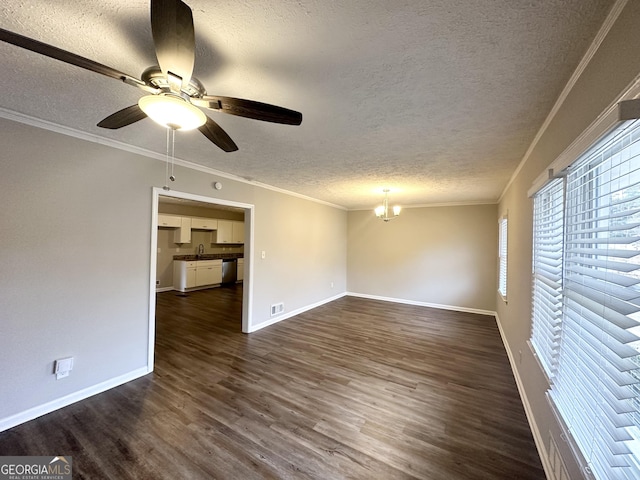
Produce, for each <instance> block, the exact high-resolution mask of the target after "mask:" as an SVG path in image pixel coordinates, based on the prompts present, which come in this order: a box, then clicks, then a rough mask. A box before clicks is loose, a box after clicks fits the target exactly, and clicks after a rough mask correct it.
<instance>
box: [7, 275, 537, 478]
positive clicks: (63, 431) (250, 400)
mask: <svg viewBox="0 0 640 480" xmlns="http://www.w3.org/2000/svg"><path fill="white" fill-rule="evenodd" d="M241 302H242V287H241V286H235V287H230V288H226V287H225V288H218V289H213V290H205V291H199V292H193V293H189V294H188V295H187V296H182V295H181V294H177V292H166V293H161V294H158V296H157V304H158V309H157V310H158V313H157V342H156V367H155V372H154V373H153V374H151V375H148V376H146V377H144V378H141V379H138V380H135V381H133V382H130V383H128V384H126V385H123V386H121V387H118V388H115V389H112V390H110V391H108V392H105V393H103V394H100V395H97V396H94V397H92V398H89V399H87V400H84V401H82V402H79V403H77V404H74V405H71V406H69V407H66V408H64V409H62V410H59V411H57V412H54V413H51V414H49V415H46V416H44V417H42V418H39V419H36V420H33V421H31V422H28V423H26V424H23V425H20V426H18V427H16V428H13V429H11V430H8V431H6V432H3V433H0V455H71V456H72V457H73V467H74V478H78V479H84V478H86V479H101V478H106V479H233V480H235V479H239V480H246V479H267V478H277V479H346V478H349V479H428V480H444V479H446V480H452V479H465V480H469V479H482V480H487V479H509V480H514V479H522V480H529V479H531V480H533V479H536V480H538V479H544V478H545V476H544V473H543V470H542V467H541V465H540V460H539V458H538V455H537V452H536V449H535V446H534V443H533V439H532V436H531V433H530V431H529V428H528V425H527V422H526V419H525V415H524V411H523V407H522V404H521V402H520V399H519V396H518V393H517V390H516V385H515V382H514V379H513V376H512V373H511V370H510V368H509V364H508V360H507V356H506V354H505V352H504V348H503V346H502V343H501V340H500V336H499V333H498V329H497V327H496V325H495V321H494V319H493V318H492V317H488V316H482V315H474V314H466V313H458V312H450V311H444V310H435V309H430V308H424V307H415V306H408V305H398V304H392V303H386V302H379V301H374V300H366V299H360V298H355V297H345V298H342V299H340V300H337V301H334V302H332V303H329V304H327V305H324V306H321V307H319V308H316V309H314V310H312V311H309V312H306V313H304V314H302V315H299V316H297V317H295V318H291V319H289V320H286V321H284V322H281V323H278V324H276V325H273V326H271V327H268V328H266V329H263V330H261V331H258V332H255V333H253V334H250V335H245V334H242V333H241V332H240V316H241V314H240V311H241Z"/></svg>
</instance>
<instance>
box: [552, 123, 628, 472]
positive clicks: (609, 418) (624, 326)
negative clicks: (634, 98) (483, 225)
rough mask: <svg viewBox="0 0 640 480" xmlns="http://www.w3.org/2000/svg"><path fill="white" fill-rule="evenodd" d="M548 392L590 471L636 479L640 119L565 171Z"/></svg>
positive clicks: (607, 139) (604, 141)
mask: <svg viewBox="0 0 640 480" xmlns="http://www.w3.org/2000/svg"><path fill="white" fill-rule="evenodd" d="M562 281H563V282H564V291H563V296H562V300H563V302H562V318H561V336H560V342H559V344H558V345H557V348H553V349H552V350H551V351H552V355H555V357H552V367H551V368H552V369H555V378H554V380H553V383H552V386H551V390H550V398H551V399H552V401H553V403H554V404H555V406H556V407H557V410H558V412H559V413H560V415H561V417H562V418H563V420H564V422H565V423H566V424H567V426H568V428H569V431H570V433H571V436H572V437H573V439H574V441H575V443H576V445H577V446H578V447H579V449H580V451H581V453H582V455H583V456H584V458H585V460H586V461H587V462H588V466H589V469H590V470H591V472H592V473H593V475H594V476H595V477H596V478H597V479H602V480H604V479H606V480H617V479H625V480H626V479H639V478H640V463H639V459H640V429H639V427H640V397H639V392H640V383H639V378H640V371H639V367H640V356H639V353H638V352H639V348H640V328H639V326H640V313H639V312H640V287H639V284H640V122H638V121H636V122H634V123H632V124H631V125H630V126H628V127H627V128H626V129H625V130H623V131H622V132H621V133H615V134H612V135H609V137H608V138H605V140H603V141H602V142H601V143H600V144H598V145H597V146H596V147H595V148H594V149H592V150H591V151H590V152H587V154H585V155H584V156H583V157H582V158H581V159H579V160H578V161H577V162H576V164H575V165H574V166H573V167H571V168H570V169H569V170H568V173H567V180H566V206H565V243H564V270H563V279H562Z"/></svg>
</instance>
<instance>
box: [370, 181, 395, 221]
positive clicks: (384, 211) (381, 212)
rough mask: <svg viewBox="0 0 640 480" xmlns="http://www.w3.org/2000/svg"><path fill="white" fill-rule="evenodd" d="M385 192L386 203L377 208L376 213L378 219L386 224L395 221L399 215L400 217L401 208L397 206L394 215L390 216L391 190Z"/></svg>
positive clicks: (386, 189)
mask: <svg viewBox="0 0 640 480" xmlns="http://www.w3.org/2000/svg"><path fill="white" fill-rule="evenodd" d="M383 192H384V201H383V202H382V205H380V206H379V207H376V209H375V210H374V211H375V213H376V217H378V218H380V219H382V220H384V221H385V222H388V221H389V220H393V219H394V218H395V217H397V216H398V215H400V206H399V205H396V206H394V207H393V210H392V212H393V215H392V216H389V192H390V190H389V189H388V188H385V189H384V190H383Z"/></svg>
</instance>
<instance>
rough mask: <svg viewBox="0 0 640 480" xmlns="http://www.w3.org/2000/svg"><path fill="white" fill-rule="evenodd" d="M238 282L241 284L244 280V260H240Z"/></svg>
mask: <svg viewBox="0 0 640 480" xmlns="http://www.w3.org/2000/svg"><path fill="white" fill-rule="evenodd" d="M236 280H237V281H239V282H241V281H242V280H244V258H239V259H238V277H237V278H236Z"/></svg>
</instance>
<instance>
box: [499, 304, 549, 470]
mask: <svg viewBox="0 0 640 480" xmlns="http://www.w3.org/2000/svg"><path fill="white" fill-rule="evenodd" d="M494 315H495V317H496V324H497V325H498V330H499V331H500V337H502V343H503V344H504V349H505V350H506V351H507V357H509V364H510V365H511V371H512V372H513V376H514V377H515V379H516V385H517V387H518V393H519V394H520V400H521V401H522V406H523V407H524V413H525V415H526V416H527V421H528V422H529V428H530V429H531V434H532V435H533V441H534V442H535V444H536V448H537V449H538V455H539V456H540V461H541V462H542V468H543V469H544V473H545V475H546V476H547V479H548V480H553V479H555V476H554V473H553V468H552V466H551V460H550V459H549V455H548V452H547V450H546V448H545V446H544V441H543V440H542V435H540V430H539V429H538V424H537V423H536V420H535V418H534V416H533V411H532V410H531V404H530V403H529V398H528V397H527V393H526V391H525V389H524V385H523V384H522V379H521V378H520V373H519V372H518V369H517V368H516V362H515V359H514V358H513V354H512V353H511V348H509V342H508V341H507V336H506V335H505V333H504V330H503V329H502V324H501V323H500V317H498V314H497V313H495V314H494Z"/></svg>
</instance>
